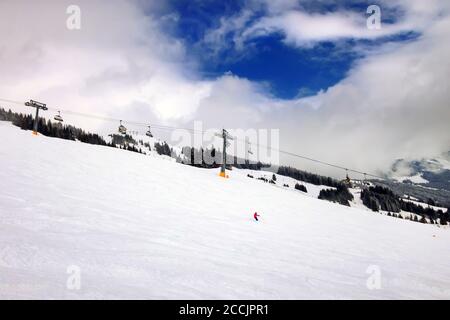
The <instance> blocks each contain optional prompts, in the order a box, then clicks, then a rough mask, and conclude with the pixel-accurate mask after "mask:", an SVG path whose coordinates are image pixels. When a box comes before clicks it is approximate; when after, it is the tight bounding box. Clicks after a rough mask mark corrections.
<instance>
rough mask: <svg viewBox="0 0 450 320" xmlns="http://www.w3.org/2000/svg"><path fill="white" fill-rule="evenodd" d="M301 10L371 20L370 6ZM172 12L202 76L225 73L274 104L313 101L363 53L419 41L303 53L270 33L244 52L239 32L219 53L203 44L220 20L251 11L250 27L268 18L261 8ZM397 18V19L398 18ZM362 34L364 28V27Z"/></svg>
mask: <svg viewBox="0 0 450 320" xmlns="http://www.w3.org/2000/svg"><path fill="white" fill-rule="evenodd" d="M298 3H299V5H301V6H300V8H301V9H302V10H304V11H305V12H307V13H309V14H327V13H331V12H335V11H337V10H345V11H351V12H354V13H355V14H359V15H360V16H361V17H362V18H365V17H368V14H367V13H366V8H367V6H368V2H367V1H342V2H338V3H339V4H336V2H327V1H325V2H318V1H312V2H309V1H299V2H298ZM170 4H171V5H170V7H169V8H170V9H169V10H170V12H171V13H175V14H176V16H177V20H176V23H175V27H174V29H173V30H172V33H173V36H175V37H177V38H179V39H182V40H183V41H184V43H185V45H186V46H187V48H188V55H190V56H192V57H193V58H194V59H195V60H196V61H197V63H198V64H199V72H200V74H201V75H202V76H203V77H204V78H206V79H210V78H215V77H218V76H220V75H222V74H224V73H226V72H231V73H232V74H234V75H236V76H238V77H242V78H246V79H249V80H252V81H255V82H258V83H260V84H262V85H263V86H264V87H266V89H267V92H268V93H269V94H271V95H273V96H274V97H276V98H280V99H293V98H298V97H303V96H310V95H314V94H316V93H317V92H319V91H320V90H326V89H327V88H329V87H331V86H333V85H334V84H336V83H338V82H339V81H341V80H342V79H344V78H345V77H346V75H347V73H348V71H349V70H350V69H351V67H352V64H353V63H354V62H355V60H356V59H358V58H361V57H363V56H364V54H363V53H361V51H360V50H359V48H360V47H361V46H364V48H365V50H370V48H377V47H379V46H380V45H382V44H383V43H386V42H388V41H389V42H401V41H405V40H410V39H411V38H413V37H415V36H417V34H416V33H403V34H402V33H400V34H396V35H395V36H386V37H382V38H376V39H373V40H367V39H359V40H355V39H344V40H342V41H339V42H335V41H323V42H318V43H315V44H313V45H310V46H305V47H293V46H291V45H289V44H286V43H285V42H284V41H283V37H284V36H283V34H281V33H272V34H267V35H265V36H262V37H257V38H254V39H251V41H248V42H246V43H245V45H244V47H241V48H236V46H234V45H233V36H234V35H235V32H239V31H238V30H235V32H230V33H229V34H227V35H226V36H225V37H224V38H223V39H222V42H223V44H220V46H221V49H220V50H218V51H216V48H215V47H217V46H218V44H217V43H213V44H210V43H205V41H204V38H205V36H206V35H207V33H208V32H210V31H211V30H214V29H215V28H219V27H220V20H221V19H232V18H233V17H235V16H238V15H239V14H240V13H241V12H242V11H243V10H251V17H249V18H248V20H247V21H246V23H245V24H246V25H247V26H248V25H250V24H252V23H253V22H254V21H256V20H257V19H260V18H261V17H263V16H264V15H266V14H267V8H266V7H265V6H264V5H262V4H258V3H257V4H255V3H251V4H250V5H248V2H244V1H172V2H170ZM394 13H397V15H395V14H394ZM383 17H384V18H383V19H384V20H383V22H384V23H390V24H392V23H395V22H396V20H397V19H398V17H401V14H400V13H399V12H398V10H396V9H395V8H389V10H386V11H385V12H383ZM361 27H362V28H364V27H365V26H364V25H363V26H361Z"/></svg>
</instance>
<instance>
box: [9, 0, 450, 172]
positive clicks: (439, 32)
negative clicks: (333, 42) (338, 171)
mask: <svg viewBox="0 0 450 320" xmlns="http://www.w3.org/2000/svg"><path fill="white" fill-rule="evenodd" d="M402 3H403V2H400V1H397V2H395V3H394V2H390V4H389V5H392V6H394V5H399V4H402ZM409 3H410V4H411V6H410V7H408V8H407V11H406V13H405V17H404V19H403V20H402V25H401V26H402V27H401V28H403V26H405V25H406V24H408V25H411V26H415V28H417V30H419V31H420V32H421V33H422V35H421V37H420V38H419V39H418V40H416V41H415V42H410V43H401V44H397V45H396V46H395V48H392V47H391V48H390V50H385V48H384V47H381V48H379V50H377V51H375V52H371V53H369V55H368V56H367V57H366V58H365V59H363V60H361V61H360V62H359V63H358V64H357V65H355V66H354V67H353V69H352V70H351V71H350V73H349V75H348V77H347V78H346V79H344V80H343V81H341V82H340V83H338V84H336V85H335V86H333V87H332V88H329V89H327V90H325V91H322V92H320V93H318V94H317V95H315V96H312V97H308V98H301V99H293V100H280V99H277V98H274V97H273V96H271V95H270V94H268V90H267V88H266V87H265V86H264V85H261V84H258V83H254V82H252V81H249V80H246V79H242V78H239V77H238V76H233V75H224V76H222V77H219V78H218V79H215V80H203V79H201V77H200V76H199V74H198V73H197V72H196V70H195V68H193V67H192V66H193V65H195V63H191V61H189V60H187V58H186V51H187V50H188V48H186V47H185V45H184V44H183V42H181V41H179V40H178V39H175V38H173V37H171V36H170V35H168V34H166V33H165V32H164V31H163V30H162V29H161V23H164V24H166V23H168V21H169V20H170V21H173V23H176V21H177V19H167V18H165V19H162V20H161V19H158V18H157V17H156V15H155V16H152V15H145V14H144V13H143V11H142V10H140V7H139V6H138V4H137V2H129V1H114V5H110V3H109V2H108V3H107V2H104V1H78V5H79V6H80V7H81V10H82V15H83V16H82V30H81V31H79V32H77V31H68V30H67V29H66V28H65V19H66V17H67V16H66V13H65V8H66V7H67V6H68V5H69V4H71V3H70V2H68V1H59V2H58V3H57V4H55V2H53V1H40V2H39V4H38V3H37V2H26V1H2V2H1V3H0V39H1V40H0V70H2V72H1V73H0V97H2V98H11V99H29V98H35V99H38V100H39V99H42V100H43V101H45V102H47V103H49V104H50V105H51V106H53V107H56V106H57V107H61V108H62V109H69V110H74V111H81V112H89V113H96V114H101V115H107V116H114V117H123V118H124V119H136V120H138V121H142V122H146V121H149V122H156V123H169V122H170V123H171V124H177V123H184V125H187V123H188V122H189V121H191V120H203V121H204V123H205V124H206V125H209V126H212V127H217V128H220V127H222V126H225V127H229V128H251V127H253V128H257V127H264V128H280V129H281V141H280V143H281V147H282V148H283V149H287V150H291V151H294V152H298V153H300V154H305V155H309V156H313V157H317V158H320V159H323V160H326V161H330V162H336V163H338V164H342V165H345V166H350V167H355V168H357V169H361V170H368V171H374V170H377V169H386V168H387V167H388V166H389V165H390V164H391V162H392V161H393V160H394V159H395V158H399V157H418V158H421V157H427V156H432V155H435V154H440V153H441V152H443V151H448V149H449V146H450V136H449V135H450V131H449V130H448V122H449V120H450V114H449V110H450V109H449V107H448V101H450V87H449V81H448V79H447V78H448V74H450V62H449V60H448V56H450V44H449V41H448V39H449V33H450V31H449V30H450V19H449V16H448V12H447V11H446V10H443V9H445V6H444V5H440V4H441V3H437V2H435V1H431V2H428V4H427V5H424V4H423V2H421V1H412V2H409ZM147 5H149V4H147ZM405 8H406V7H405ZM150 9H151V8H150ZM405 10H406V9H405ZM149 11H150V12H151V10H149ZM36 12H39V21H40V23H27V22H29V21H35V20H36V19H37V18H36ZM269 12H270V16H269V17H267V18H266V19H264V18H263V19H261V20H258V22H256V23H255V24H254V25H253V27H251V28H253V29H251V28H250V29H248V28H247V27H248V26H249V20H248V17H249V16H250V13H246V14H242V15H240V17H241V20H240V21H237V22H236V24H235V25H232V27H230V28H228V25H227V21H225V20H224V21H223V23H222V25H221V26H222V29H220V30H218V31H217V32H216V33H215V34H213V33H210V37H211V38H210V39H211V42H212V43H214V41H217V42H220V41H222V40H221V39H224V36H225V35H226V34H227V33H228V32H232V31H231V30H232V29H233V28H238V29H242V30H241V31H242V32H244V30H247V31H245V32H247V33H248V35H245V36H250V34H251V35H252V36H255V34H256V33H255V32H257V30H262V31H258V32H263V31H264V32H271V31H272V30H282V32H284V33H285V34H286V43H288V44H290V45H295V46H297V45H303V44H304V43H308V42H309V43H311V42H314V41H320V40H321V39H331V38H335V39H336V38H339V37H345V36H349V37H350V36H352V37H357V36H359V37H369V36H370V35H368V34H367V32H368V30H366V29H365V28H363V29H364V30H359V29H358V30H357V29H356V28H359V27H358V26H359V24H360V22H361V21H360V18H359V17H355V16H353V15H350V16H348V15H347V13H343V12H338V13H333V14H322V15H320V16H314V15H308V14H305V13H303V12H298V8H297V7H296V6H295V5H294V4H292V3H289V2H280V3H278V5H275V3H274V6H273V7H272V9H271V10H270V11H269ZM173 17H175V16H173ZM347 18H348V19H347ZM297 19H302V23H303V24H304V25H306V26H308V28H303V29H302V28H296V20H297ZM415 21H417V24H415ZM318 22H320V24H319V25H316V24H317V23H318ZM322 23H324V25H325V27H324V25H322ZM258 24H259V26H261V28H259V29H258V28H256V27H255V26H256V25H258ZM312 26H316V27H315V28H311V27H312ZM364 27H365V24H364ZM395 28H400V27H398V26H397V27H395ZM251 30H253V31H251ZM392 30H394V29H392ZM394 31H395V30H394ZM394 31H390V30H387V31H384V32H394ZM239 35H240V36H242V33H240V34H237V35H236V37H237V38H236V39H238V38H239ZM241 38H242V37H241ZM242 44H243V45H245V42H243V43H242ZM69 120H70V122H71V123H75V124H77V125H82V126H84V127H93V126H99V122H97V121H96V120H91V121H90V122H87V121H86V119H75V118H72V119H69ZM101 125H102V126H103V125H104V124H103V123H102V124H101ZM114 125H115V124H112V125H110V126H109V127H108V129H111V128H114ZM284 160H285V161H289V162H290V163H292V164H296V165H299V166H301V167H303V168H311V169H313V170H315V171H316V170H319V168H313V167H310V165H309V163H307V162H297V160H295V159H292V158H289V159H287V158H286V159H284ZM319 172H322V173H325V172H326V171H325V168H323V167H321V168H320V171H319Z"/></svg>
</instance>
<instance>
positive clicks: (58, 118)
mask: <svg viewBox="0 0 450 320" xmlns="http://www.w3.org/2000/svg"><path fill="white" fill-rule="evenodd" d="M53 119H55V121H58V122H63V121H64V120H63V118H62V117H61V111H58V114H56V115H55V116H54V117H53Z"/></svg>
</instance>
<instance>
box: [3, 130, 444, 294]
mask: <svg viewBox="0 0 450 320" xmlns="http://www.w3.org/2000/svg"><path fill="white" fill-rule="evenodd" d="M0 136H1V138H2V139H1V140H2V142H1V148H0V182H1V189H0V298H8V299H10V298H11V299H21V298H36V299H53V298H62V299H72V298H73V299H78V298H87V299H104V298H162V299H180V298H184V299H219V298H220V299H238V298H241V299H269V298H271V299H281V298H284V299H301V298H306V299H307V298H324V299H350V298H356V299H365V298H375V299H378V298H388V299H410V298H424V299H449V298H450V254H449V253H450V252H449V251H450V247H449V244H450V231H449V230H448V229H443V228H437V227H436V226H434V225H424V224H420V223H414V222H410V221H405V220H401V219H396V218H391V217H387V216H384V215H380V214H376V213H372V212H370V211H368V210H363V209H358V208H348V207H345V206H340V205H337V204H333V203H329V202H327V201H322V200H318V199H315V198H314V197H312V196H311V195H307V194H304V193H302V192H300V191H297V190H294V189H293V188H292V187H290V188H284V187H282V184H281V186H273V185H270V184H268V183H264V182H262V181H259V180H256V179H250V178H248V177H247V176H246V175H247V173H248V171H246V170H233V171H232V172H230V173H229V174H230V178H229V179H223V178H220V177H218V171H217V170H206V169H198V168H194V167H189V166H184V165H181V164H177V163H175V162H173V161H169V160H167V159H164V158H161V157H153V156H152V157H149V156H145V155H141V154H137V153H133V152H127V151H123V150H119V149H113V148H108V147H100V146H94V145H89V144H83V143H80V142H72V141H64V140H60V139H52V138H46V137H43V136H38V137H34V136H32V135H31V132H29V131H28V132H27V131H21V130H20V129H18V128H16V127H13V126H12V125H11V124H9V123H6V122H0ZM279 179H281V178H280V177H279ZM286 179H287V178H286ZM279 182H280V183H281V181H279ZM316 191H317V190H316ZM317 192H318V191H317ZM255 211H258V213H259V214H260V215H261V220H260V221H259V222H255V221H253V219H252V215H253V213H254V212H255ZM68 270H69V273H67V271H68ZM74 270H79V271H80V272H81V273H80V284H81V287H80V289H79V290H77V289H76V288H75V289H74V287H73V286H69V288H68V287H67V281H68V280H69V282H70V281H71V280H73V277H74V276H76V275H77V274H76V273H75V274H74V273H73V271H74ZM377 270H379V271H380V274H379V276H380V278H379V279H380V281H381V282H380V283H381V287H380V288H379V289H376V288H374V287H373V286H369V287H368V286H367V281H368V279H369V282H370V283H377V281H376V279H377V276H378V274H377V272H376V271H377ZM367 271H369V272H374V273H367ZM374 279H375V280H374ZM373 281H374V282H373ZM70 283H72V282H70ZM370 288H372V289H370Z"/></svg>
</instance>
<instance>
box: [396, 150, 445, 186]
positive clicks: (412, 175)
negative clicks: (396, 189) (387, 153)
mask: <svg viewBox="0 0 450 320" xmlns="http://www.w3.org/2000/svg"><path fill="white" fill-rule="evenodd" d="M390 176H391V177H392V178H394V179H395V180H397V181H400V182H406V183H411V184H418V185H421V186H424V187H429V188H435V189H444V190H448V191H450V151H449V152H446V153H444V154H442V155H441V156H440V157H436V158H433V159H421V160H413V161H407V160H403V159H399V160H397V161H395V163H394V164H393V165H392V169H391V173H390Z"/></svg>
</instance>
